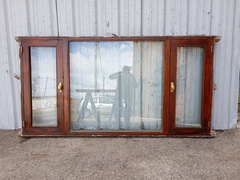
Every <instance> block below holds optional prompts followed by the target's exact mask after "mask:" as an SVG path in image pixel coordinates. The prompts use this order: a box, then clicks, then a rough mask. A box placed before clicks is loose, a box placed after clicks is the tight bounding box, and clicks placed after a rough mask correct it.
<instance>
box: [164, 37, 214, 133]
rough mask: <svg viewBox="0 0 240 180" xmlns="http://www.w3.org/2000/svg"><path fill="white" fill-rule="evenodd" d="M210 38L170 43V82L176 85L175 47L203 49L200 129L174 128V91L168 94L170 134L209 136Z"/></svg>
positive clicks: (210, 97)
mask: <svg viewBox="0 0 240 180" xmlns="http://www.w3.org/2000/svg"><path fill="white" fill-rule="evenodd" d="M211 42H212V38H210V39H198V40H172V41H171V71H170V81H171V82H174V84H175V86H176V83H177V73H176V72H177V47H204V62H203V84H202V113H201V114H202V117H201V126H202V128H190V127H175V111H176V104H175V103H176V91H174V92H173V93H170V119H169V121H170V123H171V125H170V126H171V128H170V129H171V130H170V131H171V134H179V135H181V134H194V132H195V133H199V132H201V134H210V133H211V132H210V130H209V128H208V123H209V122H210V123H211V118H210V115H209V114H211V103H210V101H212V94H211V91H212V76H213V74H212V69H213V65H212V62H213V59H212V55H211V53H212V52H211V45H212V43H211Z"/></svg>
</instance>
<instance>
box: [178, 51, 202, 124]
mask: <svg viewBox="0 0 240 180" xmlns="http://www.w3.org/2000/svg"><path fill="white" fill-rule="evenodd" d="M203 55H204V48H203V47H179V48H178V49H177V87H176V120H175V124H176V127H201V111H202V108H201V104H202V82H203Z"/></svg>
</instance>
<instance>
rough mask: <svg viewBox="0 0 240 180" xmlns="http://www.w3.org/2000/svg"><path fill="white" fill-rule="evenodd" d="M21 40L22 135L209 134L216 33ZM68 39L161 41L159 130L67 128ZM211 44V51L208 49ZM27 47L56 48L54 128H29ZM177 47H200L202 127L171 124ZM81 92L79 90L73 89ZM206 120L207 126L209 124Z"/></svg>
mask: <svg viewBox="0 0 240 180" xmlns="http://www.w3.org/2000/svg"><path fill="white" fill-rule="evenodd" d="M16 40H17V41H19V42H21V46H23V53H21V52H19V53H20V58H21V85H22V86H21V92H22V93H21V99H22V120H23V121H25V122H26V123H25V125H26V126H25V127H22V135H23V136H87V137H89V136H91V137H92V136H94V137H98V136H111V137H125V136H131V137H139V136H141V137H144V136H146V137H159V136H163V135H168V136H174V137H175V136H181V137H182V136H186V135H188V136H191V137H196V136H204V137H210V136H211V109H212V86H213V54H214V42H215V41H218V40H220V38H219V36H156V37H154V36H146V37H16ZM70 41H164V42H165V45H164V67H163V109H162V111H163V112H162V119H163V121H162V126H163V128H162V132H161V131H156V130H155V131H145V130H141V131H135V130H128V131H127V130H116V131H113V130H112V131H111V130H95V131H90V130H89V131H87V130H84V131H78V132H76V131H70V77H69V75H70V65H69V64H70V63H69V61H70V60H69V42H70ZM211 46H212V47H213V48H212V49H213V52H211ZM30 47H56V48H57V65H56V66H57V82H56V83H57V84H58V83H59V82H62V83H63V91H62V93H59V92H58V91H57V117H58V118H57V119H58V120H57V121H58V126H57V127H32V126H31V119H32V99H31V64H30V51H29V48H30ZM177 47H204V49H205V51H204V66H203V69H204V70H203V88H202V127H201V128H188V127H185V128H182V127H181V128H180V127H175V106H176V104H175V103H176V91H174V92H173V93H171V92H170V82H174V84H175V86H176V72H177ZM77 91H78V92H82V91H83V90H77ZM209 123H210V126H209Z"/></svg>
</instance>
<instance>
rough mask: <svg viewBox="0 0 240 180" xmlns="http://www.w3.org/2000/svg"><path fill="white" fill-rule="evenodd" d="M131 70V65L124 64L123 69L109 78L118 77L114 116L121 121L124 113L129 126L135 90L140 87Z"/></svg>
mask: <svg viewBox="0 0 240 180" xmlns="http://www.w3.org/2000/svg"><path fill="white" fill-rule="evenodd" d="M130 71H131V67H129V66H124V67H123V68H122V71H119V72H116V73H114V74H111V75H110V76H109V79H117V87H116V94H115V98H114V102H113V113H114V117H115V119H116V120H117V121H119V123H120V115H123V117H124V120H125V122H126V123H127V126H128V125H129V122H130V117H131V110H132V104H133V100H134V91H135V88H137V87H138V83H137V81H136V78H135V76H134V75H133V74H131V72H130Z"/></svg>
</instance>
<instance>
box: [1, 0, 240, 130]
mask: <svg viewBox="0 0 240 180" xmlns="http://www.w3.org/2000/svg"><path fill="white" fill-rule="evenodd" d="M56 5H57V6H56ZM239 6H240V0H229V1H225V0H211V1H209V0H174V1H168V0H111V1H109V0H89V1H85V0H80V1H79V0H57V1H54V0H13V1H6V0H0V56H1V66H0V81H1V83H2V85H3V87H4V88H3V90H2V92H1V94H0V101H1V102H0V128H2V129H16V128H19V127H20V126H21V103H20V81H19V80H17V79H16V78H14V77H13V75H14V73H15V74H17V75H20V61H19V58H18V44H17V43H16V42H15V40H14V37H15V36H57V35H58V34H59V35H60V36H112V34H116V35H118V36H157V35H158V36H163V35H202V34H206V35H221V36H222V40H221V41H220V42H218V43H216V49H215V62H214V63H215V66H214V81H215V83H216V84H217V90H216V91H214V94H213V96H214V101H213V128H214V129H228V128H233V127H235V126H236V122H237V97H238V75H239V74H238V73H239V59H240V57H239V56H240V54H239V49H240V44H239V42H240V11H237V9H236V8H237V7H239ZM56 12H58V14H56ZM57 15H58V16H57Z"/></svg>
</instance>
